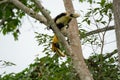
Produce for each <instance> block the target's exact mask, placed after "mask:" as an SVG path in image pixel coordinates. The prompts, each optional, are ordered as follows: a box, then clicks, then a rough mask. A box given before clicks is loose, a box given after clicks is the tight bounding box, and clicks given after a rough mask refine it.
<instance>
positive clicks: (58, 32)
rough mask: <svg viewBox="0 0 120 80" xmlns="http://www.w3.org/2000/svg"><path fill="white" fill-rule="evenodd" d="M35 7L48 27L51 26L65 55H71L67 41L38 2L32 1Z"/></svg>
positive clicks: (36, 0) (37, 0)
mask: <svg viewBox="0 0 120 80" xmlns="http://www.w3.org/2000/svg"><path fill="white" fill-rule="evenodd" d="M33 1H34V2H35V4H36V5H37V7H38V8H39V9H40V11H41V13H42V14H43V15H44V16H45V18H46V19H47V22H48V25H49V26H51V28H52V30H53V31H54V33H55V34H56V35H57V37H58V39H59V41H60V42H61V43H62V45H63V46H64V47H65V50H66V53H67V54H68V55H70V54H71V48H70V46H69V45H68V43H67V41H66V40H65V38H64V36H63V35H62V33H61V32H60V30H59V29H58V28H57V26H56V24H55V23H54V21H53V19H52V18H51V16H50V15H49V13H48V12H47V11H46V9H45V8H44V7H43V6H42V4H41V3H40V1H39V0H33Z"/></svg>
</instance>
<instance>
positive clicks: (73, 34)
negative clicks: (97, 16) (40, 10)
mask: <svg viewBox="0 0 120 80" xmlns="http://www.w3.org/2000/svg"><path fill="white" fill-rule="evenodd" d="M63 1H64V5H65V8H66V11H67V12H69V13H73V12H74V8H73V5H72V1H71V0H63ZM68 32H69V33H68V38H69V40H70V46H71V49H72V54H71V58H72V61H73V66H74V68H75V70H76V72H77V74H78V75H79V78H80V79H81V80H93V78H92V76H91V74H90V72H89V70H88V67H87V65H86V64H85V61H84V58H83V55H82V49H81V43H80V37H79V32H78V25H77V21H76V20H75V19H73V20H72V21H71V23H70V25H69V29H68Z"/></svg>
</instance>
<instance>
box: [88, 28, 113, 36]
mask: <svg viewBox="0 0 120 80" xmlns="http://www.w3.org/2000/svg"><path fill="white" fill-rule="evenodd" d="M114 29H115V27H114V26H109V27H104V28H101V29H96V30H93V31H90V32H87V33H86V36H90V35H93V34H97V33H100V32H104V31H109V30H114Z"/></svg>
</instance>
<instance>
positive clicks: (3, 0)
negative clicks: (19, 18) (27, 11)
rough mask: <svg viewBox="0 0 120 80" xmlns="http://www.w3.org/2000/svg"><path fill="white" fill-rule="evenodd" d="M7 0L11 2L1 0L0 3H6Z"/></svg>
mask: <svg viewBox="0 0 120 80" xmlns="http://www.w3.org/2000/svg"><path fill="white" fill-rule="evenodd" d="M6 2H9V1H8V0H2V1H0V4H3V3H6Z"/></svg>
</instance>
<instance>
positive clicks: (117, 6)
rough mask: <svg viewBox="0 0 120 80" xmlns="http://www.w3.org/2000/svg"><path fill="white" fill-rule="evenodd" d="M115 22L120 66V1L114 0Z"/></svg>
mask: <svg viewBox="0 0 120 80" xmlns="http://www.w3.org/2000/svg"><path fill="white" fill-rule="evenodd" d="M113 9H114V20H115V32H116V40H117V48H118V56H119V58H118V61H119V65H120V0H113Z"/></svg>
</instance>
